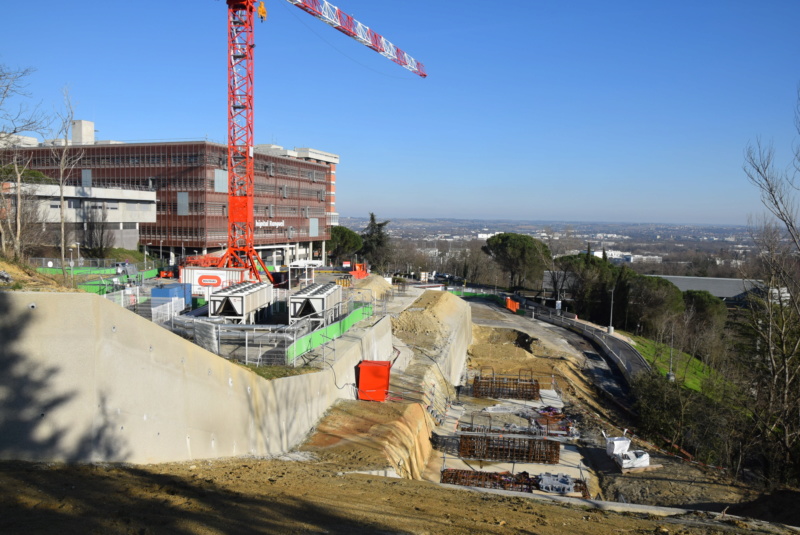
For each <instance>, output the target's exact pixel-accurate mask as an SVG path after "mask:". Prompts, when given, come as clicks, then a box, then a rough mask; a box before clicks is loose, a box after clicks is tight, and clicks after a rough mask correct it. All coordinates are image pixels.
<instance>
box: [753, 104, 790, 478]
mask: <svg viewBox="0 0 800 535" xmlns="http://www.w3.org/2000/svg"><path fill="white" fill-rule="evenodd" d="M795 126H796V128H797V131H798V133H800V88H798V99H797V107H796V108H795ZM744 171H745V173H746V175H747V178H748V179H749V181H750V182H751V183H752V184H753V185H754V186H756V187H757V188H758V190H759V192H760V194H761V201H762V203H763V204H764V206H765V207H766V209H767V210H768V211H769V213H770V214H771V216H772V217H771V218H766V217H765V218H763V219H762V220H759V221H758V222H756V223H755V224H751V227H752V235H753V238H754V241H755V243H756V246H757V248H758V250H759V252H760V272H759V273H758V275H759V278H760V279H761V280H762V281H763V292H762V294H761V295H760V296H757V297H754V298H753V299H751V306H750V318H749V321H748V323H749V327H750V331H751V333H752V335H753V336H754V337H755V340H756V343H755V347H754V348H750V350H749V351H745V352H744V353H745V355H744V356H743V360H744V361H745V362H743V365H744V366H747V367H748V368H749V369H751V370H752V374H751V376H750V377H751V383H750V384H749V385H747V391H749V392H752V397H753V400H752V407H751V408H750V410H751V411H752V415H753V420H754V424H755V428H756V431H757V432H758V433H759V434H760V436H761V437H762V439H763V440H764V443H765V454H766V452H768V454H769V457H767V458H766V459H765V463H768V464H769V465H771V466H772V469H770V470H769V471H768V472H769V473H768V474H767V475H768V476H772V477H774V478H775V480H776V481H777V482H788V481H797V480H798V479H800V419H798V414H800V396H798V392H800V263H799V262H798V254H800V228H798V224H799V223H798V213H797V204H796V199H795V192H796V191H797V189H798V185H799V183H798V174H800V146H796V147H795V150H794V159H793V162H792V165H791V166H789V167H787V168H779V167H778V166H777V165H776V163H775V151H774V149H773V147H772V146H771V145H764V144H762V143H761V141H760V140H757V141H756V142H755V143H754V144H751V145H749V146H748V147H747V148H746V150H745V163H744Z"/></svg>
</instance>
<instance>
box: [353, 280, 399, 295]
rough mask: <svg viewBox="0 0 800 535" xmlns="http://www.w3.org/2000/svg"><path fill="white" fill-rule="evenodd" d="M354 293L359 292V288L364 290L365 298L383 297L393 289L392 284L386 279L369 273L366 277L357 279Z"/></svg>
mask: <svg viewBox="0 0 800 535" xmlns="http://www.w3.org/2000/svg"><path fill="white" fill-rule="evenodd" d="M353 287H354V293H356V294H359V290H364V291H363V292H361V293H363V296H362V298H363V299H365V300H371V299H372V298H374V299H378V300H380V299H383V298H384V296H385V295H386V294H387V292H390V291H391V290H392V285H391V284H389V283H388V282H386V279H384V278H383V277H379V276H378V275H369V276H367V277H366V278H364V279H357V280H356V281H355V282H354V284H353Z"/></svg>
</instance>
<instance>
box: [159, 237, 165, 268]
mask: <svg viewBox="0 0 800 535" xmlns="http://www.w3.org/2000/svg"><path fill="white" fill-rule="evenodd" d="M158 261H159V262H161V265H162V266H163V265H164V263H163V262H164V240H158Z"/></svg>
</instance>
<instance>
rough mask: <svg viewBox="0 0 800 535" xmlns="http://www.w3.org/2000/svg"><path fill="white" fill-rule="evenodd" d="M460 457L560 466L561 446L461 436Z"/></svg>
mask: <svg viewBox="0 0 800 535" xmlns="http://www.w3.org/2000/svg"><path fill="white" fill-rule="evenodd" d="M458 455H459V457H462V458H464V459H481V460H485V461H506V462H518V463H545V464H558V462H559V460H560V458H561V444H560V443H559V442H557V441H555V440H547V439H535V438H524V437H504V436H502V435H494V436H492V435H461V437H460V440H459V445H458Z"/></svg>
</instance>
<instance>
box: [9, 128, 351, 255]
mask: <svg viewBox="0 0 800 535" xmlns="http://www.w3.org/2000/svg"><path fill="white" fill-rule="evenodd" d="M72 133H73V135H72V141H71V143H70V146H69V151H70V153H71V155H72V156H74V157H79V159H78V162H77V165H76V166H75V167H74V169H72V170H71V171H70V173H69V176H68V181H67V183H68V185H69V186H73V187H79V188H82V189H83V190H85V191H91V188H124V189H132V190H137V189H138V190H150V191H155V192H156V220H155V223H146V222H141V221H135V222H129V225H131V226H134V225H135V227H136V229H137V230H138V239H139V243H140V244H142V245H147V246H148V247H149V250H150V253H151V254H152V255H153V256H156V255H161V256H162V257H169V258H171V259H174V258H175V256H188V255H193V254H206V253H208V252H210V251H215V250H220V249H223V248H225V247H226V245H227V236H228V214H227V200H228V172H227V147H226V146H225V145H223V144H219V143H212V142H209V141H181V142H159V143H120V142H113V141H95V139H94V124H93V123H91V122H89V121H74V122H73V128H72ZM52 144H53V143H50V142H45V143H43V144H41V145H40V146H38V147H20V148H18V150H19V151H24V153H25V156H26V157H29V158H30V167H31V168H32V169H35V170H37V171H40V172H42V173H44V174H45V175H48V176H55V174H56V173H57V172H58V165H57V162H56V160H55V158H54V157H53V154H52ZM338 162H339V157H338V156H337V155H335V154H330V153H327V152H322V151H319V150H315V149H308V148H304V149H294V150H286V149H283V148H282V147H278V146H276V145H259V146H256V147H254V164H255V188H254V189H255V192H254V216H255V243H254V245H255V248H256V249H257V250H259V251H260V253H261V255H262V258H264V259H265V261H266V262H267V263H272V264H280V263H287V262H289V261H293V260H312V259H323V258H324V255H325V251H324V242H325V240H328V239H330V228H331V226H332V225H336V224H338V214H337V213H336V197H335V194H336V165H337V164H338ZM77 230H80V229H79V228H78V229H77ZM75 239H76V241H80V236H76V237H75Z"/></svg>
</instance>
